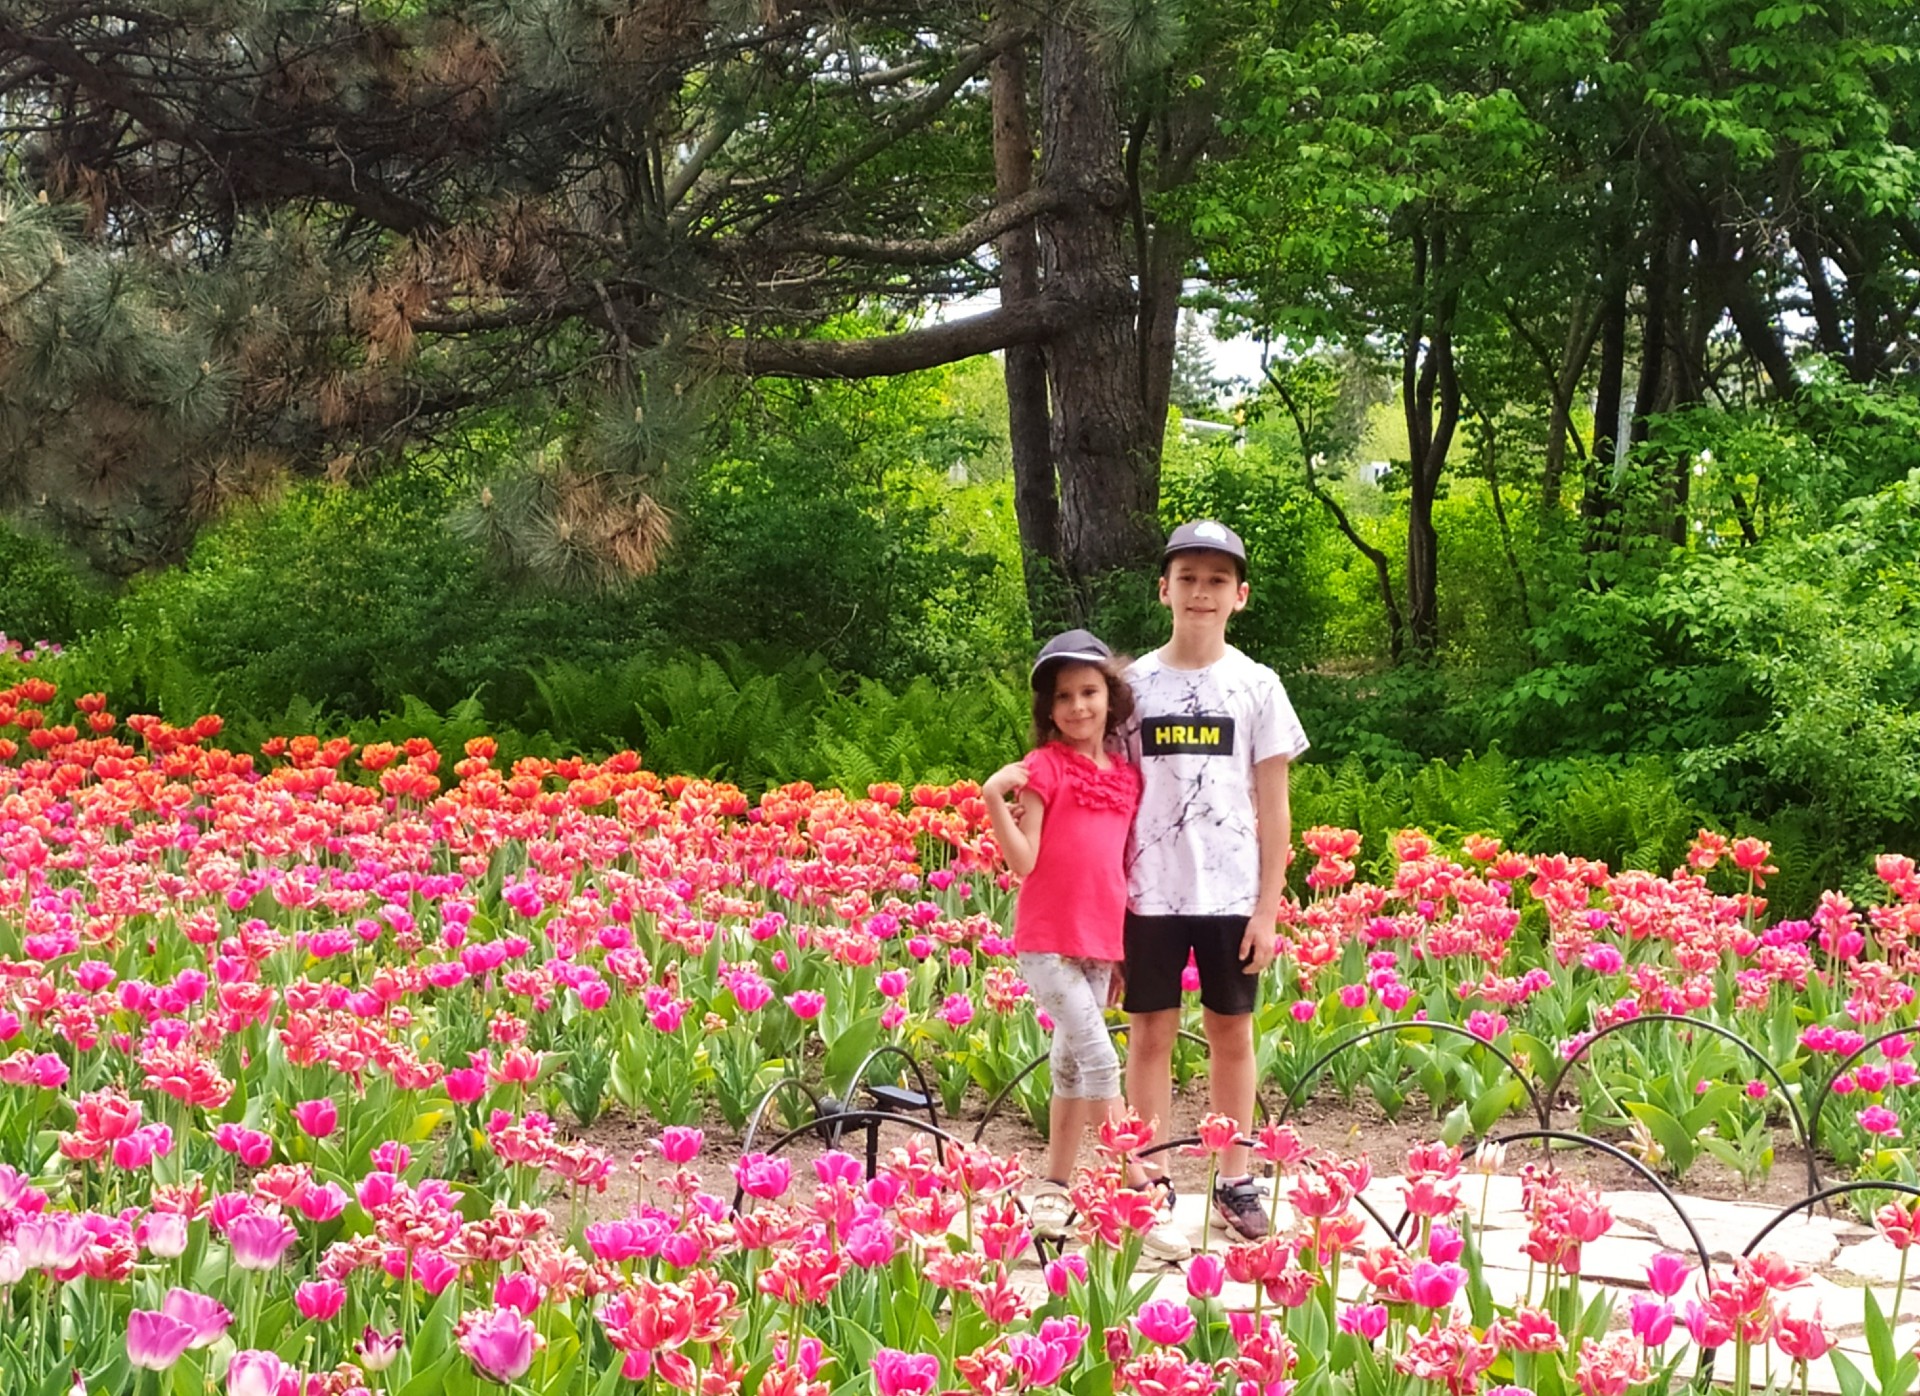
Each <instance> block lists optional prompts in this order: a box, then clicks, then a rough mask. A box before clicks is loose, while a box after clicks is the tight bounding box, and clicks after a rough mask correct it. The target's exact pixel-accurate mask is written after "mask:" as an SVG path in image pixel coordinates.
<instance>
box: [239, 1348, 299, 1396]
mask: <svg viewBox="0 0 1920 1396" xmlns="http://www.w3.org/2000/svg"><path fill="white" fill-rule="evenodd" d="M290 1372H291V1369H290V1368H289V1367H288V1366H287V1364H286V1363H284V1362H282V1361H281V1360H280V1358H279V1357H278V1356H277V1355H276V1354H274V1353H271V1352H262V1351H260V1350H259V1349H257V1348H248V1349H245V1350H243V1351H241V1352H236V1353H235V1354H234V1355H233V1359H232V1360H231V1361H230V1362H228V1363H227V1396H279V1392H280V1385H281V1383H282V1382H283V1381H285V1380H286V1378H287V1376H288V1375H289V1374H290Z"/></svg>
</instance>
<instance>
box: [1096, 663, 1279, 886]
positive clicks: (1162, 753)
mask: <svg viewBox="0 0 1920 1396" xmlns="http://www.w3.org/2000/svg"><path fill="white" fill-rule="evenodd" d="M1160 654H1161V652H1160V651H1159V650H1155V651H1154V652H1153V653H1152V654H1149V655H1146V656H1144V657H1143V658H1141V659H1138V660H1135V661H1134V663H1133V664H1132V666H1131V667H1129V668H1128V670H1127V683H1128V685H1129V686H1130V687H1131V688H1132V689H1133V712H1134V716H1133V719H1132V720H1131V721H1130V722H1129V723H1128V724H1127V727H1126V729H1125V731H1124V733H1123V736H1124V739H1125V742H1126V748H1127V757H1128V759H1129V760H1131V761H1133V762H1134V763H1135V764H1136V765H1138V766H1139V768H1140V774H1141V778H1142V781H1143V783H1144V789H1143V790H1142V792H1141V796H1140V812H1139V814H1138V815H1136V816H1135V818H1134V824H1133V834H1132V837H1131V838H1130V839H1129V840H1128V842H1127V906H1128V909H1129V910H1131V911H1134V912H1136V913H1138V914H1139V915H1142V916H1248V915H1251V914H1252V913H1253V907H1254V903H1255V902H1257V901H1258V900H1259V899H1260V842H1259V836H1258V834H1257V832H1256V830H1255V827H1254V824H1255V820H1254V789H1253V768H1254V765H1255V764H1256V763H1257V762H1261V761H1264V760H1266V759H1267V758H1268V757H1270V756H1285V757H1287V758H1288V759H1289V760H1295V759H1298V757H1299V756H1300V754H1301V753H1302V752H1304V751H1305V750H1306V749H1307V734H1306V733H1305V732H1303V731H1302V730H1301V728H1300V719H1299V718H1298V717H1297V716H1295V715H1294V711H1293V703H1292V701H1291V700H1290V699H1288V697H1287V690H1286V688H1285V686H1284V685H1282V684H1281V682H1280V678H1279V675H1277V674H1275V673H1274V672H1273V670H1271V669H1269V668H1268V667H1267V666H1266V665H1264V664H1256V663H1255V662H1254V661H1253V660H1251V659H1249V658H1247V656H1246V655H1244V654H1242V653H1241V652H1240V651H1239V650H1237V649H1235V648H1233V646H1231V645H1229V646H1228V647H1227V652H1226V654H1225V655H1223V656H1222V657H1221V658H1220V659H1219V660H1217V661H1215V662H1214V663H1212V664H1209V665H1208V666H1207V667H1206V668H1204V669H1174V668H1171V667H1169V666H1168V665H1167V664H1165V663H1163V662H1162V661H1161V658H1160Z"/></svg>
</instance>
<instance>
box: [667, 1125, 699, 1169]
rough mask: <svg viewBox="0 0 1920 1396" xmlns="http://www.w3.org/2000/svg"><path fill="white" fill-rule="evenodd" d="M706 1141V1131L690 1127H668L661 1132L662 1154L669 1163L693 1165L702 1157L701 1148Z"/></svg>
mask: <svg viewBox="0 0 1920 1396" xmlns="http://www.w3.org/2000/svg"><path fill="white" fill-rule="evenodd" d="M706 1141H707V1136H706V1132H705V1131H704V1130H699V1129H694V1128H692V1127H691V1126H689V1125H668V1126H667V1127H666V1128H665V1129H663V1130H661V1131H660V1152H661V1153H662V1154H663V1155H665V1157H666V1160H667V1162H668V1163H676V1164H679V1163H692V1162H693V1161H694V1160H695V1159H696V1158H698V1157H699V1156H700V1146H701V1145H702V1144H704V1143H706Z"/></svg>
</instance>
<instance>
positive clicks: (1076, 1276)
mask: <svg viewBox="0 0 1920 1396" xmlns="http://www.w3.org/2000/svg"><path fill="white" fill-rule="evenodd" d="M1040 1275H1041V1278H1043V1279H1044V1280H1045V1281H1046V1282H1047V1293H1049V1294H1051V1295H1053V1296H1054V1297H1055V1298H1056V1299H1064V1298H1065V1297H1066V1294H1067V1291H1068V1290H1069V1289H1071V1288H1072V1287H1073V1286H1074V1285H1076V1284H1085V1283H1086V1282H1087V1258H1086V1257H1085V1256H1084V1255H1080V1254H1077V1253H1076V1254H1073V1255H1063V1256H1061V1257H1059V1258H1058V1259H1057V1260H1049V1261H1048V1262H1047V1263H1046V1264H1045V1265H1044V1266H1043V1267H1041V1270H1040Z"/></svg>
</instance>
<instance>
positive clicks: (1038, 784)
mask: <svg viewBox="0 0 1920 1396" xmlns="http://www.w3.org/2000/svg"><path fill="white" fill-rule="evenodd" d="M1024 764H1025V765H1026V768H1027V770H1028V772H1029V773H1030V775H1031V779H1030V780H1029V781H1028V782H1027V787H1026V791H1025V794H1027V795H1030V796H1032V797H1034V798H1035V799H1038V800H1039V801H1040V803H1041V804H1042V805H1043V806H1045V809H1046V814H1045V817H1044V818H1043V819H1042V820H1041V824H1040V856H1039V857H1038V858H1037V859H1036V860H1035V861H1034V866H1033V871H1032V872H1030V873H1028V874H1027V876H1026V877H1025V878H1024V879H1023V880H1022V881H1021V883H1020V899H1019V902H1018V904H1017V906H1016V907H1015V910H1014V921H1013V944H1014V949H1016V950H1021V951H1026V952H1029V953H1037V954H1052V955H1071V956H1074V957H1076V958H1079V959H1088V960H1119V959H1121V958H1122V957H1123V955H1124V953H1125V952H1124V949H1123V933H1124V929H1125V922H1126V914H1127V877H1126V867H1125V858H1126V849H1127V831H1128V829H1129V828H1131V827H1132V825H1133V812H1134V811H1135V810H1136V809H1138V808H1139V805H1140V771H1139V768H1138V767H1136V766H1133V765H1130V764H1129V763H1128V762H1127V761H1125V760H1124V759H1122V758H1121V757H1118V756H1109V757H1108V758H1107V765H1106V766H1105V767H1104V768H1103V767H1101V766H1098V765H1096V764H1095V763H1094V762H1093V760H1092V759H1091V758H1089V757H1086V756H1083V755H1081V754H1080V753H1079V752H1077V751H1075V750H1073V749H1072V748H1071V747H1069V746H1066V745H1064V744H1062V743H1060V742H1048V743H1047V744H1046V745H1045V746H1043V747H1041V748H1040V749H1039V750H1038V751H1035V752H1033V753H1031V754H1030V755H1029V756H1028V757H1027V758H1026V761H1025V763H1024Z"/></svg>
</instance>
